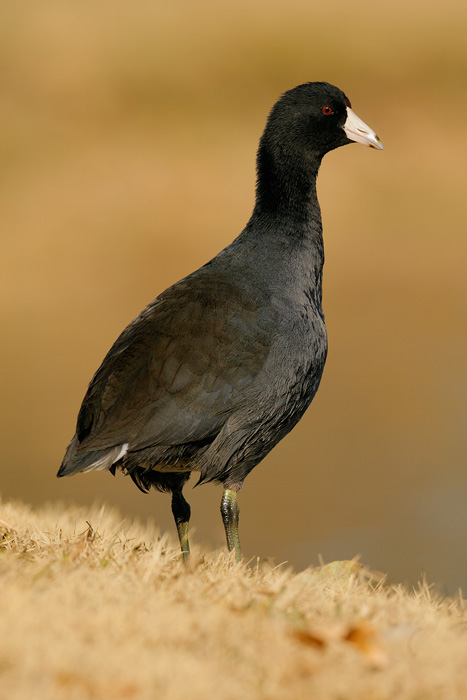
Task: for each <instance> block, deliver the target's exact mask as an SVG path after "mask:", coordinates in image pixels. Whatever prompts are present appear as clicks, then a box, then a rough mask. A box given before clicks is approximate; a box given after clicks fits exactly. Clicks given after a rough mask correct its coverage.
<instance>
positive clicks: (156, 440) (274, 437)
mask: <svg viewBox="0 0 467 700" xmlns="http://www.w3.org/2000/svg"><path fill="white" fill-rule="evenodd" d="M352 141H357V142H359V143H363V144H366V145H369V146H372V147H373V148H378V149H382V148H383V146H382V143H381V141H380V140H379V138H378V137H377V136H376V134H375V133H374V132H373V131H372V130H371V129H370V128H369V127H368V126H367V125H366V124H364V122H362V121H361V120H360V119H359V118H358V117H357V116H356V114H355V113H354V112H353V111H352V109H351V105H350V102H349V100H348V99H347V97H346V96H345V94H344V93H343V92H342V91H341V90H339V89H338V88H336V87H334V86H332V85H330V84H328V83H306V84H304V85H299V86H298V87H295V88H294V89H292V90H289V91H288V92H286V93H285V94H284V95H282V97H281V98H280V99H279V100H278V102H277V103H276V104H275V105H274V107H273V109H272V111H271V113H270V115H269V118H268V120H267V124H266V128H265V130H264V133H263V135H262V137H261V140H260V143H259V149H258V154H257V185H256V203H255V207H254V210H253V214H252V215H251V218H250V220H249V222H248V223H247V225H246V227H245V229H244V230H243V231H242V233H241V234H240V235H239V236H238V237H237V238H236V239H235V240H234V241H233V243H231V244H230V245H229V246H227V248H224V250H222V251H221V252H220V253H219V254H218V255H216V257H215V258H213V259H212V260H210V261H209V262H208V263H206V265H204V266H203V267H201V268H200V269H199V270H196V271H195V272H193V273H192V274H190V275H188V277H185V278H184V279H182V280H180V281H179V282H177V283H176V284H174V285H173V286H172V287H169V289H167V290H166V291H165V292H163V293H162V294H160V295H159V296H158V297H157V298H156V299H154V301H152V302H151V303H150V304H149V306H147V307H146V308H145V309H144V311H142V312H141V313H140V315H139V316H138V317H137V318H135V319H134V320H133V321H132V322H131V323H130V325H129V326H128V327H127V328H126V329H125V330H124V331H123V333H122V334H121V335H120V336H119V338H117V340H116V342H115V343H114V345H113V346H112V348H111V349H110V350H109V352H108V353H107V355H106V357H105V358H104V361H103V362H102V364H101V366H100V367H99V369H98V370H97V372H96V374H95V375H94V377H93V379H92V381H91V383H90V385H89V388H88V390H87V392H86V395H85V397H84V400H83V403H82V406H81V409H80V411H79V414H78V421H77V427H76V434H75V436H74V437H73V439H72V441H71V443H70V445H69V446H68V449H67V451H66V454H65V457H64V459H63V463H62V465H61V467H60V470H59V472H58V476H66V475H68V474H73V473H74V472H86V471H91V470H93V469H98V470H102V469H108V470H109V471H111V472H112V473H113V474H115V470H116V469H117V468H118V469H122V470H123V471H124V472H125V473H128V474H129V475H130V476H131V478H132V479H133V481H134V482H135V484H136V485H137V486H138V487H139V488H140V489H141V490H142V491H144V492H148V491H149V489H150V488H151V486H152V487H154V488H156V489H157V490H159V491H168V492H171V494H172V512H173V515H174V518H175V523H176V525H177V531H178V536H179V539H180V545H181V550H182V555H183V557H184V558H185V557H187V556H188V554H189V544H188V521H189V519H190V506H189V505H188V503H187V502H186V500H185V498H184V496H183V494H182V489H183V486H184V485H185V483H186V481H187V480H188V479H189V478H190V473H191V472H192V471H197V472H200V477H199V481H198V483H201V482H207V481H216V482H220V483H221V484H222V485H223V487H224V491H223V495H222V500H221V513H222V518H223V522H224V526H225V531H226V536H227V545H228V548H229V550H231V551H232V550H234V551H235V554H236V557H237V559H240V557H241V553H240V541H239V536H238V513H239V509H238V505H237V492H238V491H239V490H240V488H241V487H242V484H243V481H244V479H245V477H246V476H247V475H248V474H249V472H250V471H251V470H252V469H253V468H254V467H255V466H256V465H257V464H258V462H260V461H261V460H262V459H263V457H265V456H266V455H267V454H268V452H269V451H270V450H271V449H272V448H273V447H274V445H276V444H277V443H278V442H279V440H281V439H282V438H283V437H284V436H285V435H287V433H288V432H289V431H290V430H291V429H292V428H293V427H294V426H295V425H296V424H297V423H298V421H299V420H300V418H301V417H302V416H303V414H304V413H305V411H306V409H307V408H308V406H309V405H310V403H311V401H312V399H313V397H314V395H315V393H316V391H317V389H318V386H319V383H320V380H321V375H322V373H323V368H324V363H325V360H326V353H327V336H326V328H325V324H324V315H323V311H322V306H321V290H322V284H321V283H322V269H323V262H324V253H323V237H322V226H321V214H320V208H319V204H318V199H317V196H316V177H317V174H318V169H319V166H320V163H321V159H322V158H323V156H324V155H325V153H327V152H328V151H331V150H332V149H334V148H337V147H338V146H344V145H345V144H347V143H351V142H352Z"/></svg>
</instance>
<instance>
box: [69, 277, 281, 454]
mask: <svg viewBox="0 0 467 700" xmlns="http://www.w3.org/2000/svg"><path fill="white" fill-rule="evenodd" d="M270 313H271V312H270V310H269V307H268V304H267V303H265V300H264V299H263V300H260V299H259V298H258V295H256V296H255V295H250V294H245V292H244V290H243V291H242V290H239V289H238V288H237V287H236V286H235V285H234V284H232V283H231V282H230V281H228V280H226V279H225V278H224V277H222V278H216V277H215V276H212V275H211V276H210V277H207V278H205V279H203V284H202V285H199V284H197V281H196V279H195V280H193V278H192V276H190V277H188V278H186V279H185V280H182V281H181V282H179V283H178V284H176V285H174V286H173V287H171V288H169V289H168V290H166V292H164V293H163V294H162V295H161V296H160V297H158V298H157V299H156V300H155V301H154V302H153V303H152V304H150V305H149V306H148V307H147V308H146V309H145V310H144V311H143V312H142V313H141V314H140V316H138V317H137V318H136V319H135V320H134V321H133V322H132V323H131V324H130V325H129V326H128V327H127V328H126V329H125V331H123V333H122V334H121V336H120V337H119V338H118V339H117V341H116V342H115V344H114V345H113V347H112V348H111V350H110V351H109V353H108V354H107V356H106V357H105V359H104V361H103V363H102V365H101V367H100V368H99V370H98V371H97V372H96V374H95V376H94V378H93V379H92V381H91V384H90V386H89V388H88V391H87V393H86V396H85V398H84V401H83V404H82V406H81V410H80V413H79V416H78V424H77V439H78V443H79V449H80V451H81V449H83V448H84V449H85V450H86V451H87V450H96V449H97V450H100V449H105V448H109V447H113V446H115V445H118V444H122V443H129V445H130V449H131V450H134V449H142V448H143V447H145V446H148V445H157V444H159V445H175V444H185V443H188V442H196V441H200V440H204V439H207V438H209V437H211V436H215V435H216V434H217V433H218V432H219V431H220V429H221V428H222V426H223V425H224V423H225V422H226V420H227V419H228V417H229V415H230V414H231V413H232V411H233V410H235V409H236V408H237V407H238V406H240V405H241V404H242V402H243V401H245V395H244V393H245V390H246V389H247V387H248V385H249V384H250V383H251V382H252V381H253V380H254V378H255V377H256V376H257V374H258V373H259V372H260V370H261V368H262V367H263V365H264V362H265V360H266V358H267V355H268V352H269V348H270V345H271V342H272V334H273V332H274V330H273V324H272V323H271V319H270V318H269V315H270Z"/></svg>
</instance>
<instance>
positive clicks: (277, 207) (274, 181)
mask: <svg viewBox="0 0 467 700" xmlns="http://www.w3.org/2000/svg"><path fill="white" fill-rule="evenodd" d="M320 163H321V158H318V157H314V156H313V155H305V154H303V152H298V153H297V152H286V151H283V150H281V149H280V148H277V147H274V146H273V145H271V144H270V143H268V139H267V137H266V135H264V136H263V138H262V140H261V142H260V145H259V149H258V155H257V185H256V204H255V209H254V212H253V215H254V216H255V217H260V218H261V219H262V220H267V219H271V220H272V219H273V220H274V221H275V224H276V226H277V224H278V222H279V221H281V220H282V221H284V222H285V221H286V222H287V223H288V226H289V227H290V230H291V233H292V232H296V233H300V232H302V231H303V232H305V231H306V230H307V229H309V227H310V226H311V228H312V229H314V230H316V229H317V228H319V230H320V231H321V212H320V208H319V204H318V198H317V195H316V178H317V175H318V170H319V166H320Z"/></svg>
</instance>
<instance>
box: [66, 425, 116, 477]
mask: <svg viewBox="0 0 467 700" xmlns="http://www.w3.org/2000/svg"><path fill="white" fill-rule="evenodd" d="M127 450H128V443H125V444H124V445H116V446H115V447H107V448H105V449H103V450H91V451H85V450H82V449H80V445H79V442H78V438H77V436H76V435H75V436H74V438H73V440H72V441H71V442H70V444H69V445H68V448H67V451H66V453H65V456H64V458H63V462H62V464H61V467H60V469H59V470H58V472H57V476H70V475H71V474H75V473H77V472H89V471H92V470H94V469H96V470H104V469H110V467H111V466H112V465H113V464H115V462H118V460H119V459H121V458H122V457H124V455H125V454H126V452H127Z"/></svg>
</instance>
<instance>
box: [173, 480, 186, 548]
mask: <svg viewBox="0 0 467 700" xmlns="http://www.w3.org/2000/svg"><path fill="white" fill-rule="evenodd" d="M172 513H173V516H174V518H175V525H176V526H177V532H178V539H179V540H180V548H181V550H182V558H183V560H185V559H188V557H189V556H190V543H189V542H188V524H189V522H190V515H191V508H190V505H189V503H187V502H186V501H185V499H184V497H183V493H182V489H174V491H172Z"/></svg>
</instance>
